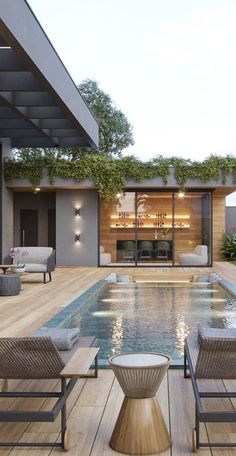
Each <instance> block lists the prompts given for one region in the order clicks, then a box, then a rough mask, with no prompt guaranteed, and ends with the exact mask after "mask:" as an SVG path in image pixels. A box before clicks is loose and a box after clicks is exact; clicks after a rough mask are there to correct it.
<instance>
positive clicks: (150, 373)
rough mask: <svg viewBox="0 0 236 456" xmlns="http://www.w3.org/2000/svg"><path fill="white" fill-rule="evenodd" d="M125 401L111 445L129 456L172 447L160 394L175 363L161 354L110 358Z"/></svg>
mask: <svg viewBox="0 0 236 456" xmlns="http://www.w3.org/2000/svg"><path fill="white" fill-rule="evenodd" d="M109 362H110V364H111V367H112V369H113V371H114V374H115V376H116V378H117V380H118V382H119V384H120V386H121V388H122V389H123V391H124V393H125V398H124V401H123V404H122V407H121V410H120V413H119V416H118V418H117V421H116V425H115V428H114V430H113V433H112V436H111V440H110V446H111V448H113V449H114V450H116V451H118V452H120V453H125V454H153V453H159V452H160V451H163V450H166V449H167V448H169V447H170V444H171V441H170V437H169V433H168V430H167V427H166V424H165V421H164V418H163V416H162V413H161V409H160V406H159V404H158V402H157V398H156V392H157V389H158V388H159V386H160V384H161V382H162V379H163V377H164V376H165V374H166V371H167V369H168V367H169V365H170V363H171V359H170V358H169V356H166V355H163V354H161V353H127V354H123V355H116V356H112V357H111V358H110V359H109Z"/></svg>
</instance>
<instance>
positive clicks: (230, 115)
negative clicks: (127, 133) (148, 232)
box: [28, 0, 236, 205]
mask: <svg viewBox="0 0 236 456" xmlns="http://www.w3.org/2000/svg"><path fill="white" fill-rule="evenodd" d="M28 1H29V4H30V6H31V7H32V9H33V11H34V13H35V14H36V16H37V18H38V20H39V22H40V23H41V25H42V27H43V29H44V30H45V32H46V33H47V35H48V37H49V39H50V40H51V42H52V44H53V46H54V48H55V49H56V51H57V52H58V54H59V56H60V57H61V59H62V61H63V63H64V64H65V66H66V68H67V69H68V71H69V73H70V75H71V76H72V78H73V80H74V81H75V83H76V84H77V85H78V84H79V83H80V82H81V81H82V80H84V79H87V78H89V79H95V80H96V81H97V82H98V83H99V85H100V88H101V89H102V90H104V91H105V92H107V93H109V95H110V96H111V98H112V99H113V101H114V102H115V104H116V105H117V107H118V108H119V109H121V110H122V111H123V112H124V114H125V115H126V116H127V118H128V120H129V122H130V123H131V125H132V126H133V135H134V141H135V144H134V146H131V147H129V148H128V149H127V150H125V151H124V154H133V155H135V156H136V157H138V158H140V159H141V160H148V159H150V158H153V157H155V156H157V155H163V156H165V157H171V156H179V157H184V158H191V159H194V160H203V159H204V158H206V157H207V156H209V155H211V154H218V155H223V156H225V155H227V154H231V155H234V156H236V134H235V121H236V84H235V81H236V58H235V50H236V27H235V24H236V0H231V1H227V0H178V1H176V0H165V1H163V0H145V1H144V0H28ZM233 202H234V203H235V205H236V196H234V199H233ZM230 204H232V203H231V202H230Z"/></svg>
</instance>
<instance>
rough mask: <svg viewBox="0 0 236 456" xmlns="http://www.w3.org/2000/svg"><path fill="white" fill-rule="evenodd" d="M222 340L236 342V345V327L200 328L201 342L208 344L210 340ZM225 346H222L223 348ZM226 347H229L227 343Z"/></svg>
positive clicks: (199, 336)
mask: <svg viewBox="0 0 236 456" xmlns="http://www.w3.org/2000/svg"><path fill="white" fill-rule="evenodd" d="M215 340H222V341H232V342H235V346H236V328H222V329H221V328H199V330H198V341H199V344H204V348H206V344H207V342H208V341H209V342H210V341H215ZM223 347H224V346H222V349H224V348H223ZM225 347H227V346H226V345H225Z"/></svg>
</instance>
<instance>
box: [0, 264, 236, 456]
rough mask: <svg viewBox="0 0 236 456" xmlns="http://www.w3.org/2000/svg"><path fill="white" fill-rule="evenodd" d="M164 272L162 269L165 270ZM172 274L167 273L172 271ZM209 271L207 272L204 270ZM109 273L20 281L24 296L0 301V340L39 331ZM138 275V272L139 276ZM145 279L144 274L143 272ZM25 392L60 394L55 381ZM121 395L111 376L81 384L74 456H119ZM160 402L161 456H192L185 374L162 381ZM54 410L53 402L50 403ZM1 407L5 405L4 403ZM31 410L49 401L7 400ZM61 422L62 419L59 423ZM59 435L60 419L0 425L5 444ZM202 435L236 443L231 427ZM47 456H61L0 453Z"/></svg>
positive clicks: (61, 273)
mask: <svg viewBox="0 0 236 456" xmlns="http://www.w3.org/2000/svg"><path fill="white" fill-rule="evenodd" d="M151 269H153V270H152V271H150V270H148V273H146V272H145V274H149V275H150V274H151V275H152V274H158V276H160V275H161V274H162V275H163V277H164V276H165V277H166V275H168V274H170V277H173V275H177V277H179V278H181V274H185V275H186V274H188V273H191V274H192V275H195V274H201V273H202V271H201V268H196V269H195V270H194V268H192V270H191V271H189V269H187V268H186V269H185V268H181V269H178V270H174V271H173V269H172V268H170V271H167V270H166V269H165V270H164V271H162V270H159V269H158V271H157V270H156V271H155V268H151ZM163 269H164V268H163ZM168 269H169V268H168ZM225 269H226V271H227V274H230V273H231V274H232V276H234V277H236V275H235V273H234V269H230V271H229V269H228V265H227V267H226V266H225V265H224V263H222V264H221V263H217V272H218V273H219V272H220V271H221V272H222V271H223V272H222V275H223V273H224V270H225ZM114 270H115V271H119V272H120V273H123V274H127V273H129V274H132V273H133V270H129V269H127V268H126V269H125V270H124V269H120V270H119V268H114ZM204 271H205V270H204ZM109 272H110V269H109V270H107V269H105V268H101V269H96V268H70V269H69V268H68V269H63V268H58V269H57V270H56V271H55V273H53V281H52V282H51V283H49V284H46V285H44V284H43V283H42V281H41V280H42V277H41V275H40V274H35V275H33V274H32V275H24V276H22V291H21V294H20V295H19V296H15V297H13V296H12V297H1V298H0V311H1V321H0V328H1V336H13V335H17V336H22V335H26V334H27V335H28V334H30V333H31V332H32V331H33V330H35V329H36V328H38V327H39V326H41V325H42V324H43V323H44V322H46V321H47V320H48V319H49V318H50V317H52V316H53V315H55V314H56V313H58V312H59V311H60V310H61V309H62V308H63V307H65V306H66V305H67V304H69V303H70V302H71V301H72V300H73V299H75V298H76V297H78V296H79V295H80V294H81V293H82V292H84V291H85V290H86V289H87V288H89V287H90V286H91V285H92V284H93V283H96V282H97V280H99V279H101V278H103V277H104V276H105V275H107V274H108V273H109ZM137 272H138V270H137V269H136V270H135V273H136V274H137ZM140 273H142V274H144V270H143V269H142V270H140ZM20 383H21V387H23V388H24V389H26V390H39V388H43V389H44V390H46V388H50V389H51V390H53V389H55V388H57V384H56V382H55V381H51V380H50V381H47V382H46V381H40V382H39V381H28V382H24V383H22V382H20ZM215 386H216V387H217V388H220V389H222V388H223V389H224V388H227V389H231V390H234V391H235V390H236V382H232V381H227V382H224V383H223V382H218V383H217V385H215ZM16 387H17V382H13V381H11V382H10V388H11V389H12V388H16ZM122 399H123V393H122V391H121V389H120V387H119V385H118V383H117V381H116V380H115V379H114V375H113V373H112V371H111V370H109V369H107V370H100V371H99V378H98V379H80V380H79V381H78V383H77V385H76V387H75V388H74V390H73V392H72V394H71V396H70V398H69V401H68V427H69V428H70V435H71V438H70V441H71V449H70V451H69V452H68V455H70V456H88V455H91V456H111V455H114V456H115V455H117V454H119V453H117V452H115V451H113V450H111V449H110V448H109V445H108V442H109V438H110V436H111V432H112V429H113V427H114V423H115V420H116V417H117V414H118V412H119V409H120V406H121V402H122ZM158 399H159V402H160V405H161V408H162V412H163V415H164V417H165V420H166V423H167V425H168V427H169V430H170V434H171V439H172V448H171V449H170V450H168V451H165V452H163V453H162V454H163V456H171V455H172V456H181V455H191V454H192V451H191V429H192V427H193V426H194V400H193V393H192V386H191V382H190V380H188V379H184V378H183V372H182V370H175V369H172V370H169V373H168V376H167V377H166V378H165V379H164V381H163V383H162V385H161V388H160V390H159V391H158ZM217 401H218V402H217V404H216V402H215V401H214V403H213V401H212V407H216V406H217V408H222V407H228V408H229V409H232V408H233V407H235V406H236V401H232V402H230V401H229V400H226V399H225V400H217ZM50 404H51V401H50ZM1 407H3V402H1ZM6 407H7V408H10V409H15V410H17V409H20V408H21V409H22V407H23V409H25V410H30V409H33V408H35V407H37V408H38V409H44V410H46V409H48V408H49V401H46V400H45V399H42V398H41V399H31V400H25V399H17V400H15V401H14V400H12V399H5V400H4V408H6ZM58 418H59V417H58ZM58 432H59V419H58V420H57V422H55V423H53V424H50V423H18V424H16V423H2V424H0V440H1V441H4V440H5V441H6V440H8V439H9V440H10V439H16V440H19V441H25V440H28V441H30V440H36V439H37V440H38V441H40V440H41V439H42V440H48V441H49V440H50V441H56V440H57V438H58ZM202 435H204V438H205V439H207V438H208V437H209V436H210V437H211V438H220V439H221V440H223V439H225V441H226V442H227V441H228V442H230V441H231V442H232V441H236V426H235V425H233V424H231V425H219V424H214V425H208V426H207V427H205V426H202ZM9 454H10V455H11V456H17V455H20V456H41V455H42V456H47V455H49V454H50V455H56V454H62V452H61V450H59V449H53V448H36V449H35V448H33V449H30V448H21V449H20V448H7V449H0V456H3V455H4V456H6V455H9ZM199 454H201V455H203V456H208V455H209V456H210V455H213V456H232V455H235V456H236V449H235V450H234V449H231V450H229V449H221V450H220V449H212V450H210V449H201V450H199Z"/></svg>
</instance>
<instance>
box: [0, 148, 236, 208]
mask: <svg viewBox="0 0 236 456" xmlns="http://www.w3.org/2000/svg"><path fill="white" fill-rule="evenodd" d="M171 167H172V168H174V173H175V178H176V182H177V184H178V185H179V186H180V188H184V187H185V185H186V182H187V179H189V178H193V179H200V180H201V181H202V182H207V181H209V180H214V181H218V182H222V183H223V184H225V183H226V180H227V176H229V175H230V174H232V175H233V183H234V184H236V158H235V157H232V156H227V157H219V156H215V155H212V156H210V157H209V158H207V159H205V160H204V161H202V162H197V161H192V160H186V159H182V158H177V157H172V158H164V157H162V156H159V157H156V158H154V159H152V160H150V161H147V162H142V161H141V160H138V159H137V158H135V157H134V156H127V157H122V158H113V157H109V156H107V155H104V154H101V155H98V154H95V155H92V154H88V155H84V156H82V157H81V158H80V159H79V160H75V161H69V160H66V159H63V158H60V157H55V156H35V157H32V158H30V159H29V158H28V157H27V159H24V158H21V159H18V158H15V159H6V160H5V164H4V175H5V179H6V181H10V180H12V179H14V178H20V179H23V178H27V179H29V180H30V181H31V183H32V187H33V188H34V187H36V186H39V185H40V181H41V179H42V177H43V170H44V169H45V168H47V170H48V176H49V180H50V183H51V184H53V183H54V182H55V179H56V178H57V177H62V178H65V179H74V180H75V181H77V182H81V181H83V180H86V179H90V180H92V181H93V182H94V184H95V185H96V187H97V189H98V191H99V193H100V195H101V196H103V197H104V199H105V200H106V201H111V200H112V199H113V198H114V197H115V195H116V194H117V193H122V192H123V191H124V189H125V186H126V183H127V181H128V180H130V179H131V180H134V181H136V182H140V181H142V180H143V179H150V178H155V177H161V178H162V180H163V184H164V185H166V184H167V182H168V176H169V174H170V169H171Z"/></svg>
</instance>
